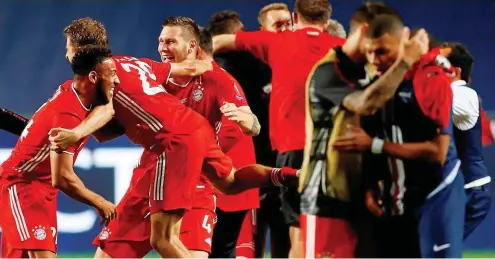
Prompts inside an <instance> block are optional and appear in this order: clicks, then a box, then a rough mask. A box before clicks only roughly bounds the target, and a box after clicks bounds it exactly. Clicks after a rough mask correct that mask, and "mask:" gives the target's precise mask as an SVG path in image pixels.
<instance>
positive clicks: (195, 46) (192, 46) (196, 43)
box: [187, 40, 199, 54]
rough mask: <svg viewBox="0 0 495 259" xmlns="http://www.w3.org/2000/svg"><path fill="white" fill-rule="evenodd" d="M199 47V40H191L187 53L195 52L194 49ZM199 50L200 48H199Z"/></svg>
mask: <svg viewBox="0 0 495 259" xmlns="http://www.w3.org/2000/svg"><path fill="white" fill-rule="evenodd" d="M195 49H199V48H198V42H197V41H196V40H191V41H190V42H189V50H188V51H187V54H191V53H193V51H194V50H195ZM198 51H199V50H198Z"/></svg>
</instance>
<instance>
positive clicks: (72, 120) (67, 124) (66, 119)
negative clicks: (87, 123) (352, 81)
mask: <svg viewBox="0 0 495 259" xmlns="http://www.w3.org/2000/svg"><path fill="white" fill-rule="evenodd" d="M81 122H82V120H81V118H79V116H77V115H76V114H74V113H69V112H60V113H57V114H55V117H54V118H53V124H52V128H64V129H73V128H75V127H77V126H78V125H79V124H80V123H81ZM82 142H83V140H80V141H78V142H77V143H76V144H74V145H72V146H70V147H69V148H67V150H66V152H68V153H72V154H74V152H75V151H76V150H77V148H78V147H79V146H80V145H81V143H82Z"/></svg>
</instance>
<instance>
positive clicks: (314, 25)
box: [297, 21, 324, 31]
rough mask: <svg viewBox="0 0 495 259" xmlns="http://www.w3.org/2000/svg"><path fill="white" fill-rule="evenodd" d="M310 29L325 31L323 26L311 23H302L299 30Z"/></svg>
mask: <svg viewBox="0 0 495 259" xmlns="http://www.w3.org/2000/svg"><path fill="white" fill-rule="evenodd" d="M308 28H312V29H316V30H319V31H323V29H324V26H323V25H322V24H311V23H306V22H303V21H300V24H299V25H298V27H297V30H304V29H308Z"/></svg>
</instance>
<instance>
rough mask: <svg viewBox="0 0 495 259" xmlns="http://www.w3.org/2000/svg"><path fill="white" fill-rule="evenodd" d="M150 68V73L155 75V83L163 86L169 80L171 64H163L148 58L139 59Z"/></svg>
mask: <svg viewBox="0 0 495 259" xmlns="http://www.w3.org/2000/svg"><path fill="white" fill-rule="evenodd" d="M139 60H141V61H143V62H145V63H146V64H148V65H149V66H150V67H151V72H152V73H153V74H155V76H156V79H155V81H156V82H158V83H160V84H164V83H166V82H167V80H168V79H169V78H170V73H171V72H172V64H171V63H168V62H167V63H163V62H157V61H154V60H151V59H148V58H141V59H139Z"/></svg>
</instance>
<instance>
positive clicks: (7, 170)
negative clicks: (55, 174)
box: [0, 80, 89, 185]
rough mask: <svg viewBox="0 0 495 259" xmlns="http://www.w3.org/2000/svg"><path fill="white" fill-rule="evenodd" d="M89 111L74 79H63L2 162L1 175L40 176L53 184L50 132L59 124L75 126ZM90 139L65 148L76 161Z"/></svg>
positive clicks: (20, 178) (12, 181) (13, 178)
mask: <svg viewBox="0 0 495 259" xmlns="http://www.w3.org/2000/svg"><path fill="white" fill-rule="evenodd" d="M88 114H89V108H87V107H84V105H83V104H82V102H81V100H80V99H79V96H78V95H77V93H76V91H75V89H74V87H73V85H72V80H69V81H66V82H65V83H63V84H62V85H61V86H59V88H58V90H57V91H56V92H55V94H54V95H53V97H52V98H51V99H49V100H48V101H47V102H46V103H44V104H43V105H42V106H41V107H40V108H39V109H38V111H36V113H35V114H34V115H33V117H32V118H31V120H29V122H28V124H27V126H26V128H25V129H24V131H23V132H22V134H21V137H20V138H19V140H18V141H17V144H16V145H15V148H14V150H12V154H11V155H10V157H9V158H8V159H7V160H6V161H5V162H4V163H3V164H2V170H1V171H0V178H1V179H2V180H7V181H8V182H9V184H15V183H17V182H22V181H31V180H38V181H41V182H45V183H47V184H50V185H51V168H50V141H49V140H48V132H49V131H50V129H52V128H57V127H60V128H66V129H72V128H74V127H76V126H77V125H79V123H81V122H82V121H83V120H84V118H86V117H87V116H88ZM87 140H88V138H87V137H86V138H84V139H82V140H80V141H79V142H77V143H76V144H74V145H73V146H71V147H69V148H68V149H67V150H66V151H64V152H66V153H70V154H73V155H74V163H75V161H76V158H77V155H78V153H79V151H81V149H82V148H83V147H84V145H85V144H86V142H87Z"/></svg>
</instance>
